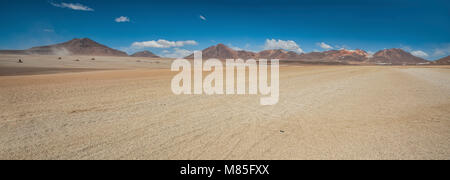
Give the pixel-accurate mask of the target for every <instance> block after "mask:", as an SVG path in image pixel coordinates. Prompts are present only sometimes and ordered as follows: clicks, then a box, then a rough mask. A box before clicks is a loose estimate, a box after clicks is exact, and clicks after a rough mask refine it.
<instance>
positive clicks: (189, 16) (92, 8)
mask: <svg viewBox="0 0 450 180" xmlns="http://www.w3.org/2000/svg"><path fill="white" fill-rule="evenodd" d="M0 15H1V16H0V17H1V18H0V21H1V22H0V23H1V24H2V26H1V28H0V34H1V35H2V36H1V38H0V49H26V48H30V47H33V46H38V45H46V44H53V43H60V42H64V41H67V40H70V39H72V38H82V37H88V38H91V39H93V40H95V41H98V42H100V43H102V44H105V45H107V46H110V47H113V48H116V49H120V50H124V51H127V52H129V53H132V52H135V51H140V50H150V51H153V52H155V53H156V54H159V55H163V56H180V55H184V54H187V53H190V52H191V51H193V50H201V49H204V48H206V47H209V46H211V45H215V44H217V43H223V44H225V45H228V46H231V47H233V48H236V49H244V50H251V51H260V50H263V49H268V48H284V49H287V50H293V51H296V52H312V51H324V50H328V49H340V48H346V49H363V50H366V51H370V52H376V51H378V50H382V49H385V48H403V49H405V50H407V51H409V52H412V53H413V54H415V55H417V56H422V57H425V58H426V59H431V60H434V59H437V58H440V57H443V56H447V55H449V54H450V33H449V32H450V1H448V0H426V1H425V0H423V1H417V0H389V1H388V0H377V1H372V0H366V1H362V0H340V1H332V0H298V1H291V0H247V1H238V0H216V1H215V0H194V1H181V0H158V1H150V0H146V1H144V0H127V1H124V0H14V1H10V0H1V1H0ZM158 40H163V41H158Z"/></svg>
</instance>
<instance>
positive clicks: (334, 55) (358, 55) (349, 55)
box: [299, 49, 369, 62]
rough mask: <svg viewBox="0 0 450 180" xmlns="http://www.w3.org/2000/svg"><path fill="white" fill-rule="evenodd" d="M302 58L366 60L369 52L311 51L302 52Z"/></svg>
mask: <svg viewBox="0 0 450 180" xmlns="http://www.w3.org/2000/svg"><path fill="white" fill-rule="evenodd" d="M299 59H300V60H303V61H321V62H365V61H367V60H368V59H369V54H368V53H367V52H366V51H363V50H359V49H357V50H346V49H342V50H330V51H325V52H311V53H307V54H301V55H300V58H299Z"/></svg>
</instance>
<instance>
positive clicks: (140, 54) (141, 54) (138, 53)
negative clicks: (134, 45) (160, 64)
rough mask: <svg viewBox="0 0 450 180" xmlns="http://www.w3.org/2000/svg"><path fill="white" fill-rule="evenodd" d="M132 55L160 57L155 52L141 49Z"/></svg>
mask: <svg viewBox="0 0 450 180" xmlns="http://www.w3.org/2000/svg"><path fill="white" fill-rule="evenodd" d="M130 56H131V57H149V58H159V56H157V55H155V54H153V53H152V52H150V51H140V52H137V53H134V54H132V55H130Z"/></svg>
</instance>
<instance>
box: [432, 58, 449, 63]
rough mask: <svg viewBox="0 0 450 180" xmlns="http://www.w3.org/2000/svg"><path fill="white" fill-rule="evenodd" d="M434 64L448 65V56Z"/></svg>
mask: <svg viewBox="0 0 450 180" xmlns="http://www.w3.org/2000/svg"><path fill="white" fill-rule="evenodd" d="M434 63H435V64H450V56H447V57H444V58H441V59H439V60H437V61H435V62H434Z"/></svg>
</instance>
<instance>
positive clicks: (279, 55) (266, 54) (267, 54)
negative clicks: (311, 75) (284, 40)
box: [257, 49, 300, 60]
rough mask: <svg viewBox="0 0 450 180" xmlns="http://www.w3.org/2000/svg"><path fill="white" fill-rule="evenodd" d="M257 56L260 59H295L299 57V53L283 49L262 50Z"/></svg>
mask: <svg viewBox="0 0 450 180" xmlns="http://www.w3.org/2000/svg"><path fill="white" fill-rule="evenodd" d="M257 55H258V58H262V59H280V60H295V59H299V58H300V55H299V54H297V53H295V52H292V51H286V50H283V49H274V50H264V51H261V52H259V53H258V54H257Z"/></svg>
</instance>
